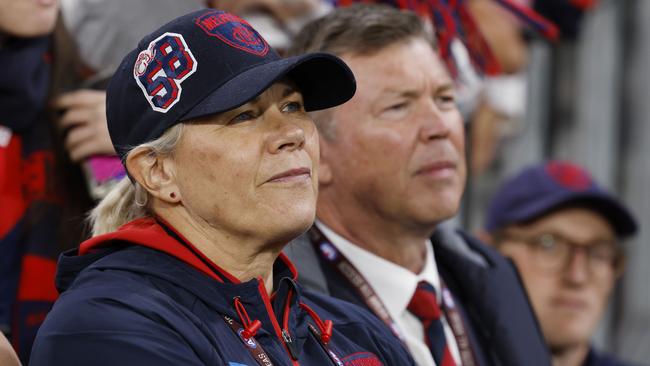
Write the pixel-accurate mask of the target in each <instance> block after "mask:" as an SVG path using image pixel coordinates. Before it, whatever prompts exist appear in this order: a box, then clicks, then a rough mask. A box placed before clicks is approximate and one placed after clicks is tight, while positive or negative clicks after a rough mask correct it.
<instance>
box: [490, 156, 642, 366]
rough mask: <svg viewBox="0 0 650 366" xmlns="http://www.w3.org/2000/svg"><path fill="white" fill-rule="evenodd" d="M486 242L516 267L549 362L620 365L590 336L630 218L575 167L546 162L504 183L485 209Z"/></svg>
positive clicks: (618, 269)
mask: <svg viewBox="0 0 650 366" xmlns="http://www.w3.org/2000/svg"><path fill="white" fill-rule="evenodd" d="M486 230H487V232H488V235H487V237H486V238H485V239H486V240H487V241H489V242H491V243H493V244H494V245H495V246H496V248H498V249H499V251H500V252H501V253H503V254H504V255H506V256H508V257H510V258H511V259H512V260H513V261H514V263H515V264H516V266H517V268H518V269H519V272H520V273H521V277H522V280H523V282H524V285H525V287H526V289H527V291H528V294H529V296H530V300H531V303H532V305H533V308H534V310H535V313H536V315H537V317H538V319H539V321H540V324H541V327H542V331H543V333H544V337H545V339H546V342H547V343H548V345H549V348H550V350H551V353H552V356H553V364H554V366H592V365H599V366H606V365H607V366H608V365H622V364H621V363H620V362H618V361H617V360H614V359H613V358H611V357H610V356H606V355H603V354H599V353H597V352H595V351H594V350H593V349H592V348H591V346H590V337H591V335H592V334H593V333H594V330H595V328H596V326H597V324H598V321H599V320H600V318H601V316H602V314H603V311H604V310H605V307H606V305H607V301H608V298H609V296H610V294H611V292H612V289H613V287H614V284H615V282H616V280H617V278H618V277H619V276H620V275H621V273H622V271H623V267H624V263H625V258H624V255H623V252H622V249H621V247H620V245H619V241H620V240H621V239H623V238H626V237H629V236H631V235H632V234H634V233H635V232H636V230H637V225H636V222H635V219H634V217H633V216H632V215H631V213H630V212H629V210H628V209H627V208H625V206H623V204H622V203H621V202H619V201H618V200H617V199H616V198H615V197H614V196H612V195H611V194H609V193H608V192H606V191H605V190H603V189H602V188H601V187H600V186H598V185H597V184H596V182H594V181H593V180H592V178H591V177H590V175H589V174H588V173H587V172H585V171H584V170H583V169H582V168H581V167H578V166H576V165H574V164H571V163H567V162H558V161H551V162H547V163H544V164H542V165H537V166H532V167H528V168H526V169H524V170H523V171H522V172H521V173H520V174H519V175H517V176H515V177H514V178H512V179H510V180H508V181H506V182H505V183H504V184H503V185H502V186H501V188H500V189H499V190H498V191H497V193H496V195H495V196H494V197H493V199H492V202H491V204H490V206H489V208H488V211H487V222H486Z"/></svg>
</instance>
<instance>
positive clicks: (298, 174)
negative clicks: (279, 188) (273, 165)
mask: <svg viewBox="0 0 650 366" xmlns="http://www.w3.org/2000/svg"><path fill="white" fill-rule="evenodd" d="M310 178H311V169H309V168H295V169H289V170H286V171H284V172H282V173H279V174H276V175H274V176H272V177H271V178H270V179H269V180H267V182H269V183H279V182H293V181H300V180H305V179H310Z"/></svg>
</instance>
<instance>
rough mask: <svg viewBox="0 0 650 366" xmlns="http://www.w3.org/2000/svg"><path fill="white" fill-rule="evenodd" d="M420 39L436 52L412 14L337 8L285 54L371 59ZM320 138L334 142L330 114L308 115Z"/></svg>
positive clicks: (310, 27)
mask: <svg viewBox="0 0 650 366" xmlns="http://www.w3.org/2000/svg"><path fill="white" fill-rule="evenodd" d="M414 38H421V39H424V40H425V41H427V42H428V43H429V44H431V47H432V48H433V49H436V44H435V38H434V37H433V31H432V29H431V27H427V25H426V24H425V23H424V22H423V21H422V19H420V17H418V16H417V14H415V13H414V12H412V11H409V10H399V9H397V8H393V7H390V6H387V5H378V4H355V5H352V6H349V7H343V8H337V9H335V10H333V11H332V12H331V13H329V14H327V15H325V16H324V17H322V18H319V19H316V20H314V21H312V22H310V23H308V24H307V25H305V26H304V28H303V29H302V30H301V31H300V32H299V33H298V35H297V36H296V38H295V39H294V41H293V44H292V46H291V47H290V48H289V50H288V55H290V56H293V55H300V54H304V53H308V52H329V53H333V54H336V55H339V56H340V55H342V54H353V55H361V56H372V55H373V54H375V53H378V52H379V51H381V50H382V49H384V48H386V47H389V46H392V45H393V44H396V43H400V42H406V41H408V40H410V39H414ZM311 115H312V118H313V119H314V122H316V126H317V127H318V130H319V131H320V133H321V136H323V137H324V138H326V139H328V140H334V138H335V132H334V123H333V121H332V118H331V117H332V114H331V111H328V110H324V111H318V112H313V113H311Z"/></svg>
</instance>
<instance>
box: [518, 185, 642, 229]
mask: <svg viewBox="0 0 650 366" xmlns="http://www.w3.org/2000/svg"><path fill="white" fill-rule="evenodd" d="M567 206H584V207H586V208H589V209H592V210H594V211H596V212H598V213H599V214H600V215H601V216H603V217H604V218H605V219H606V220H607V221H608V222H609V223H610V224H611V225H612V227H613V228H614V231H615V232H616V234H617V235H618V236H619V237H628V236H630V235H633V234H634V233H636V232H637V230H638V225H637V223H636V220H635V219H634V217H633V216H632V214H631V213H630V212H629V211H628V210H627V209H626V208H625V207H624V206H623V205H621V204H620V203H618V201H617V200H616V199H614V198H613V197H610V196H608V195H606V194H602V193H601V194H593V193H573V194H570V195H567V194H560V195H556V197H554V198H553V199H548V198H547V199H546V200H544V201H543V202H540V204H539V205H531V206H529V207H528V209H527V210H526V211H528V212H522V213H520V215H521V216H520V220H521V221H527V220H533V219H535V218H536V217H539V216H541V215H544V214H546V213H550V212H552V211H555V210H557V209H560V208H562V207H567Z"/></svg>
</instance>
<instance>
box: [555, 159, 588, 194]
mask: <svg viewBox="0 0 650 366" xmlns="http://www.w3.org/2000/svg"><path fill="white" fill-rule="evenodd" d="M545 169H546V173H547V174H548V175H550V176H551V178H553V180H555V181H556V182H557V183H558V184H560V185H562V186H563V187H565V188H567V189H571V190H574V191H583V190H585V189H587V188H589V187H591V185H592V183H593V181H592V179H591V176H590V175H589V174H587V172H585V171H584V170H582V169H580V168H579V167H577V166H575V165H573V164H567V163H561V162H551V163H548V164H547V165H546V167H545Z"/></svg>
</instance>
